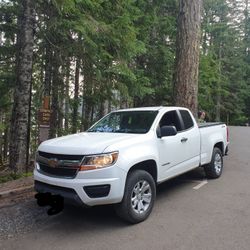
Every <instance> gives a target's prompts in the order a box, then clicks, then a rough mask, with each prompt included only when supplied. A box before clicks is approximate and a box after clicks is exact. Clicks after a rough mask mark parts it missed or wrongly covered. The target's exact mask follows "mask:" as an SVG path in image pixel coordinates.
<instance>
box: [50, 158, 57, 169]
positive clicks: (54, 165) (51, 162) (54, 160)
mask: <svg viewBox="0 0 250 250" xmlns="http://www.w3.org/2000/svg"><path fill="white" fill-rule="evenodd" d="M48 164H49V166H50V167H51V168H56V167H57V166H58V164H59V162H58V160H57V159H56V158H53V159H49V160H48Z"/></svg>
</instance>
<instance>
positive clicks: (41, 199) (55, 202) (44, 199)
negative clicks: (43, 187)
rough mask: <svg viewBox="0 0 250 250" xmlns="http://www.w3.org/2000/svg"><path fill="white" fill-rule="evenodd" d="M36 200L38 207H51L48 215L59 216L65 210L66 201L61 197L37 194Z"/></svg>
mask: <svg viewBox="0 0 250 250" xmlns="http://www.w3.org/2000/svg"><path fill="white" fill-rule="evenodd" d="M35 198H36V200H37V204H38V206H40V207H45V206H50V208H49V209H48V211H47V214H48V215H55V214H58V213H60V212H61V211H62V210H63V208H64V199H63V197H62V196H60V195H52V194H51V193H37V194H36V195H35Z"/></svg>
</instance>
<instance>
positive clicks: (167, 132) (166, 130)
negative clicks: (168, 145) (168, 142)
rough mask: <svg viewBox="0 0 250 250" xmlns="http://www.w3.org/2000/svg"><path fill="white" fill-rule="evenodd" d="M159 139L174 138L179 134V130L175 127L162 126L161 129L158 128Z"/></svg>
mask: <svg viewBox="0 0 250 250" xmlns="http://www.w3.org/2000/svg"><path fill="white" fill-rule="evenodd" d="M156 133H157V137H158V138H162V137H165V136H174V135H176V134H177V130H176V127H175V126H162V127H161V128H160V127H158V128H157V131H156Z"/></svg>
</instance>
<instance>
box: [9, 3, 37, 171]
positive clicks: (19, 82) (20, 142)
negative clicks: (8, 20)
mask: <svg viewBox="0 0 250 250" xmlns="http://www.w3.org/2000/svg"><path fill="white" fill-rule="evenodd" d="M19 4H20V13H19V15H18V21H17V24H18V35H17V57H16V58H17V64H16V86H15V89H14V104H13V110H12V118H11V138H10V168H11V169H12V170H13V171H14V172H20V173H21V172H23V170H24V169H25V163H26V158H27V153H28V152H27V138H28V132H27V131H28V116H29V108H30V105H29V102H30V89H31V80H32V58H33V46H34V24H35V11H34V1H32V0H20V1H19Z"/></svg>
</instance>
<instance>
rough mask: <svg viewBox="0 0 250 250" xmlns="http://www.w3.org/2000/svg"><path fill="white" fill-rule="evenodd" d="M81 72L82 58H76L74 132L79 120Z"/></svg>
mask: <svg viewBox="0 0 250 250" xmlns="http://www.w3.org/2000/svg"><path fill="white" fill-rule="evenodd" d="M79 74H80V60H79V58H77V59H76V68H75V88H74V102H73V114H72V133H76V131H77V120H78V106H79Z"/></svg>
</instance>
